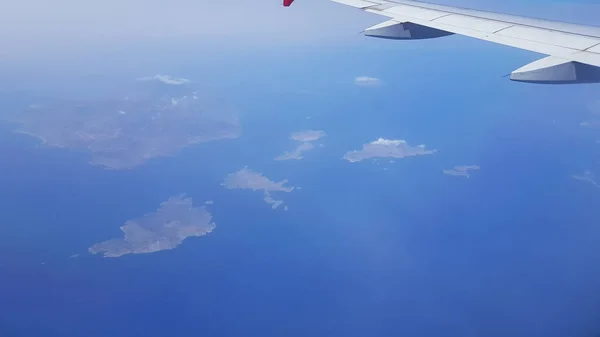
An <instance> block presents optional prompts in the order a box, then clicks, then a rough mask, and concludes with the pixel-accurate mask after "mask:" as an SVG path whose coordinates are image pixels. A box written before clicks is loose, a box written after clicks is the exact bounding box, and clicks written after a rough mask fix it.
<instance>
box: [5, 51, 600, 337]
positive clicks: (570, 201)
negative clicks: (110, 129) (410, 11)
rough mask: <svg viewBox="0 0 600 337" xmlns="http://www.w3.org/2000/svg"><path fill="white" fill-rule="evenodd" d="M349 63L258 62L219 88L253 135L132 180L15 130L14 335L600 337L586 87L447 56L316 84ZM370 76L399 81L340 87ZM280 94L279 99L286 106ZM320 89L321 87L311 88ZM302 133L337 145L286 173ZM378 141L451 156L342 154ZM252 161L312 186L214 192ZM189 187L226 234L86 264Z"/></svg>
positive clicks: (10, 277)
mask: <svg viewBox="0 0 600 337" xmlns="http://www.w3.org/2000/svg"><path fill="white" fill-rule="evenodd" d="M284 54H285V53H284ZM335 55H337V56H339V53H334V52H332V53H331V54H327V55H326V56H321V57H316V56H314V55H313V56H311V55H302V57H298V60H297V61H298V63H296V64H297V67H295V68H289V67H283V66H281V68H280V70H281V71H280V72H278V74H279V78H280V82H268V79H267V78H266V77H265V76H264V75H263V77H260V76H258V75H260V73H261V72H260V69H247V68H244V69H247V70H246V73H245V75H244V76H243V78H245V79H247V80H248V81H249V79H253V81H255V83H257V85H256V86H251V85H248V83H249V82H247V81H246V82H245V81H242V80H240V82H239V83H238V85H239V86H240V87H243V88H245V90H243V91H241V90H239V89H240V87H236V86H235V85H234V84H235V83H234V81H233V79H234V76H231V78H229V79H227V78H224V79H222V82H221V83H219V85H220V86H224V87H225V86H226V87H228V88H231V92H230V94H231V99H232V101H233V102H234V103H235V104H236V105H237V106H238V107H240V113H241V115H242V123H243V127H244V130H243V136H242V137H241V138H239V139H236V140H226V141H218V142H212V143H206V144H200V145H197V146H194V147H191V148H187V149H184V150H182V151H181V152H180V153H179V154H178V155H177V156H174V157H171V158H159V159H155V160H152V161H150V162H148V163H147V164H146V165H144V166H142V167H140V168H137V169H135V170H132V171H106V170H102V169H100V168H96V167H91V166H89V165H88V164H87V162H88V160H89V158H88V157H87V154H85V153H77V152H76V151H69V150H61V149H47V148H43V147H39V146H38V144H37V142H36V141H35V140H33V139H31V138H28V137H26V136H23V135H15V134H12V133H10V132H9V130H10V128H9V127H8V126H3V127H2V131H1V132H0V157H1V158H2V164H1V172H2V173H1V175H0V187H1V189H0V224H1V226H0V335H2V336H10V337H12V336H53V337H54V336H61V337H65V336H67V337H68V336H82V335H85V336H91V337H95V336H139V335H144V336H198V335H206V336H282V335H287V336H308V335H327V336H393V335H403V336H457V335H461V336H482V335H485V336H575V335H577V336H579V335H581V336H583V335H592V334H593V333H595V332H597V331H599V330H600V327H599V326H598V325H597V319H598V317H599V314H600V312H599V310H600V307H599V306H598V304H597V303H599V302H598V300H599V299H600V298H598V295H597V294H598V286H597V285H598V284H599V281H600V265H599V264H598V261H599V258H600V251H598V249H597V242H598V240H599V239H600V230H599V228H598V217H599V216H600V214H599V211H598V207H597V205H598V202H599V201H600V190H598V189H597V188H595V187H594V186H592V185H591V184H586V183H585V182H581V181H575V180H573V179H572V178H571V177H570V176H571V174H575V173H581V172H582V171H583V170H584V169H586V168H593V167H594V165H596V164H597V163H596V162H595V157H594V155H593V153H594V151H595V148H594V146H596V144H595V143H594V142H593V141H592V139H591V138H590V135H589V134H586V133H583V132H581V130H580V129H578V127H577V124H578V122H579V121H580V119H581V118H583V117H584V116H585V113H583V112H581V111H583V109H584V108H583V106H579V105H576V104H575V103H573V102H577V95H578V93H577V92H576V91H572V90H570V89H556V88H546V89H534V88H533V87H531V86H519V85H517V86H515V85H513V84H510V83H507V82H506V81H504V80H503V79H501V78H500V77H497V78H494V77H491V76H489V75H491V74H490V73H485V74H481V72H484V71H487V72H491V70H489V68H488V67H486V66H485V65H484V64H483V63H482V64H476V65H473V66H474V67H476V68H475V69H476V70H473V71H470V72H467V73H466V74H465V73H464V70H465V68H464V64H463V65H461V63H458V66H457V67H455V68H452V69H447V71H449V72H450V75H452V76H455V77H459V76H467V77H468V78H469V79H471V80H474V81H480V82H481V83H480V85H477V86H474V85H472V84H471V85H470V84H468V83H469V82H468V81H465V82H464V83H463V82H456V83H454V82H452V83H443V82H431V80H430V79H431V78H432V76H431V74H432V72H433V73H434V72H436V71H438V70H442V69H443V68H445V67H443V64H439V65H438V66H434V67H433V68H429V69H425V70H423V69H419V68H418V67H416V68H410V67H407V66H401V65H399V66H398V67H395V68H389V67H387V68H386V67H383V66H375V65H373V64H380V63H381V62H379V63H378V62H362V63H361V62H359V61H349V60H344V61H340V62H339V63H337V66H336V67H333V68H331V69H328V70H329V74H330V76H331V79H334V78H335V79H336V80H331V81H327V80H326V81H317V82H316V83H315V81H314V78H313V77H311V76H312V75H310V72H309V71H308V70H310V69H314V68H319V67H322V66H323V64H330V63H331V62H330V61H331V60H329V61H328V60H327V57H334V56H335ZM483 56H485V55H483ZM451 57H452V56H451ZM453 57H455V58H456V59H450V61H457V62H458V61H459V57H460V56H459V55H455V56H453ZM300 60H303V62H300ZM291 61H294V60H289V59H288V62H291ZM427 61H431V60H423V62H424V63H427ZM353 62H355V63H353ZM387 62H388V65H389V64H390V63H389V60H387ZM497 62H498V64H501V63H502V61H497ZM507 63H508V62H507ZM281 64H283V63H281ZM434 64H436V63H434ZM357 65H362V66H363V68H362V69H364V72H365V74H368V75H374V76H380V77H384V76H385V78H383V79H384V81H386V82H387V83H386V86H384V87H382V88H378V89H375V90H371V89H365V88H362V89H361V88H355V87H354V86H353V85H352V84H351V81H352V79H353V78H349V79H348V81H349V83H338V82H339V81H338V80H337V78H340V77H341V74H342V73H344V69H348V68H355V67H357ZM273 66H274V67H276V68H277V63H275V61H274V65H273ZM436 67H437V68H436ZM389 69H395V70H389ZM486 69H487V70H486ZM420 74H421V75H420ZM357 75H360V74H357ZM236 76H239V74H237V75H236ZM402 76H404V77H403V78H405V80H403V81H396V80H394V79H397V78H402ZM237 78H238V79H239V77H237ZM292 78H293V79H295V80H294V81H292V80H289V79H292ZM482 78H487V80H486V79H482ZM286 79H287V80H286ZM228 81H231V82H228ZM342 82H343V81H342ZM266 83H272V87H269V90H265V89H264V86H262V84H266ZM277 83H280V84H283V85H284V86H283V89H285V90H280V91H277V92H276V93H274V92H275V89H277V88H282V87H281V85H279V84H277ZM332 83H333V84H332ZM258 84H261V85H258ZM259 88H263V89H259ZM333 88H334V89H333ZM491 88H493V89H491ZM306 89H313V90H314V91H316V93H315V92H312V93H306V92H302V93H299V92H297V91H298V90H306ZM315 89H316V90H315ZM565 90H566V91H565ZM583 90H588V89H583ZM308 116H310V117H311V118H310V119H306V117H308ZM306 128H315V129H323V130H325V131H326V132H327V133H328V136H327V137H325V138H324V139H322V140H321V141H320V143H323V144H324V145H325V147H323V148H320V147H317V148H315V149H314V150H312V151H311V152H308V153H307V154H306V156H305V159H304V160H302V161H286V162H276V161H273V160H272V159H273V158H274V157H275V156H277V155H278V154H280V153H281V152H283V151H284V150H291V149H293V148H294V147H295V146H296V144H294V142H292V141H288V140H287V137H288V136H289V133H290V132H292V131H297V130H301V129H306ZM379 137H384V138H389V139H406V140H407V141H408V142H409V143H410V144H413V145H418V144H421V143H425V144H426V145H427V146H428V147H430V148H434V149H438V150H439V153H436V154H435V155H433V156H423V157H415V158H407V159H402V160H396V163H395V164H390V163H388V162H387V161H386V160H383V161H380V165H376V164H375V163H373V162H371V161H365V162H360V163H353V164H351V163H348V162H346V161H344V160H342V159H341V158H342V156H343V154H344V153H345V152H346V151H348V150H352V149H360V147H361V146H362V144H364V143H366V142H370V141H373V140H375V139H377V138H379ZM460 164H477V165H480V166H481V167H482V169H481V171H479V172H475V173H474V174H473V177H472V178H471V179H463V178H460V177H451V176H446V175H444V174H442V170H443V169H447V168H451V167H452V166H454V165H460ZM246 165H248V167H249V168H251V169H253V170H256V171H258V172H262V173H264V174H265V175H266V176H267V177H269V178H271V179H272V180H282V179H284V178H287V179H289V181H290V184H291V185H296V186H301V187H302V189H300V190H295V191H293V192H292V193H280V194H278V195H274V197H276V198H279V197H280V198H283V199H284V200H285V201H286V204H287V205H289V208H290V209H289V211H288V212H283V211H282V210H281V209H278V210H275V211H274V210H272V209H271V208H270V207H269V205H266V204H265V203H264V202H263V200H262V195H261V194H260V193H259V192H252V191H241V190H226V189H223V188H222V187H221V186H220V183H221V181H222V180H223V178H224V177H225V176H226V175H227V174H228V173H231V172H234V171H236V170H238V169H240V168H242V167H244V166H246ZM384 168H387V170H384ZM179 193H187V194H188V195H189V196H191V197H192V198H193V199H194V201H195V203H196V204H198V205H199V204H201V203H202V202H204V201H205V200H214V201H215V203H214V205H210V206H208V208H209V210H210V211H211V213H212V214H213V217H214V221H215V222H216V224H217V228H216V229H215V231H214V232H213V233H211V234H209V235H208V236H205V237H202V238H190V239H187V240H186V241H185V242H184V243H183V244H182V245H181V246H180V247H178V248H177V249H175V250H172V251H165V252H159V253H154V254H148V255H127V256H124V257H122V258H118V259H103V258H101V257H99V256H90V255H88V254H87V253H86V250H87V247H89V246H90V245H92V244H93V243H95V242H98V241H103V240H106V239H108V238H111V237H115V236H120V235H121V233H120V231H119V227H120V226H121V225H122V224H123V223H124V222H125V221H126V220H128V219H132V218H136V217H139V216H141V215H143V214H145V213H147V212H150V211H153V210H155V209H156V208H157V207H158V205H159V203H160V202H162V201H165V200H166V199H167V198H168V197H169V196H172V195H175V194H179ZM72 254H81V255H80V256H79V257H77V258H69V256H71V255H72Z"/></svg>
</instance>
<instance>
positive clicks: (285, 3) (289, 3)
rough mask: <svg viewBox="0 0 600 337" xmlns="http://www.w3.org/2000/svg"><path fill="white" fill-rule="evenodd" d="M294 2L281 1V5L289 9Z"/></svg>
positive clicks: (290, 0) (289, 0)
mask: <svg viewBox="0 0 600 337" xmlns="http://www.w3.org/2000/svg"><path fill="white" fill-rule="evenodd" d="M292 2H294V0H283V5H284V6H285V7H290V5H291V4H292Z"/></svg>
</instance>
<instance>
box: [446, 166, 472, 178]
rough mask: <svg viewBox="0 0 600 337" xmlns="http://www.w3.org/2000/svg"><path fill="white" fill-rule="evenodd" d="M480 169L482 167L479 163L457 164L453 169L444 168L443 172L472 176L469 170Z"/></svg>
mask: <svg viewBox="0 0 600 337" xmlns="http://www.w3.org/2000/svg"><path fill="white" fill-rule="evenodd" d="M479 169H480V167H479V166H478V165H457V166H454V168H453V169H449V170H444V171H443V172H444V174H447V175H451V176H459V177H465V178H470V177H471V173H469V172H470V171H475V170H479Z"/></svg>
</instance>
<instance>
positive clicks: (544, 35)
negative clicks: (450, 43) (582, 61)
mask: <svg viewBox="0 0 600 337" xmlns="http://www.w3.org/2000/svg"><path fill="white" fill-rule="evenodd" d="M494 22H497V21H494ZM498 34H499V35H502V36H508V37H514V38H519V39H523V40H530V41H536V42H541V43H545V44H550V45H553V46H561V47H567V48H571V49H578V50H585V49H587V48H590V47H592V46H594V45H596V44H598V43H600V39H599V38H595V37H588V36H581V35H576V34H570V33H563V32H557V31H552V30H548V29H544V28H537V27H529V26H518V25H517V26H513V27H510V28H508V29H505V30H503V31H501V32H499V33H498Z"/></svg>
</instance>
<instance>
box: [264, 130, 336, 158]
mask: <svg viewBox="0 0 600 337" xmlns="http://www.w3.org/2000/svg"><path fill="white" fill-rule="evenodd" d="M325 136H327V134H326V133H325V131H321V130H304V131H297V132H292V134H291V135H290V139H292V140H295V141H299V142H302V143H301V144H300V145H298V146H296V149H295V150H294V151H285V152H284V153H283V154H281V155H279V156H277V157H275V160H278V161H280V160H290V159H302V158H304V156H303V155H302V154H303V153H304V152H307V151H310V150H312V149H313V148H314V145H313V143H312V142H314V141H317V140H319V139H321V138H323V137H325ZM321 146H322V145H321Z"/></svg>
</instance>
